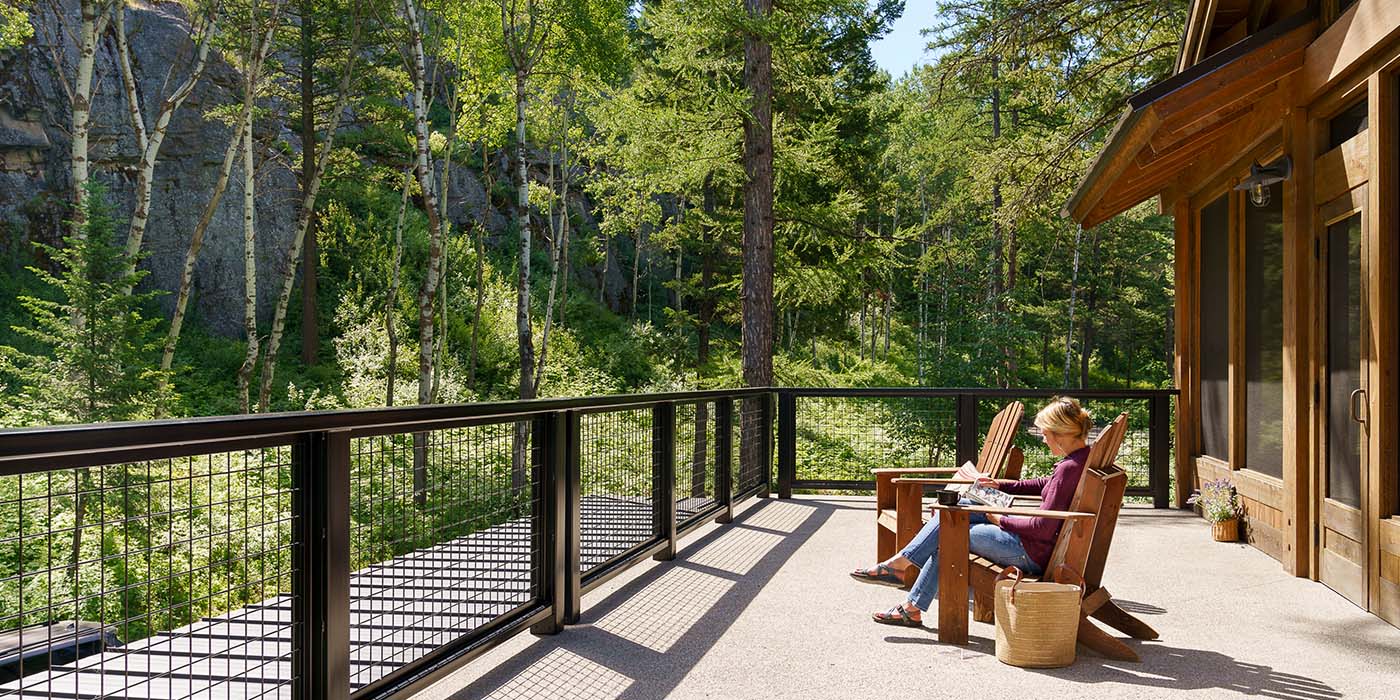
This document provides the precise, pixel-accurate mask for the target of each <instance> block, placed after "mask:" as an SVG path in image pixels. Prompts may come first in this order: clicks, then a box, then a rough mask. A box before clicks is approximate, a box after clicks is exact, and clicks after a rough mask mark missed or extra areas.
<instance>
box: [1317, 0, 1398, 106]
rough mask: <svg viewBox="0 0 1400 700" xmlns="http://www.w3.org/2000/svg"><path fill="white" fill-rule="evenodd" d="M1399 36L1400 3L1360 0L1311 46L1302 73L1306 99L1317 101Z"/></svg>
mask: <svg viewBox="0 0 1400 700" xmlns="http://www.w3.org/2000/svg"><path fill="white" fill-rule="evenodd" d="M1397 34H1400V3H1398V2H1395V0H1359V2H1357V3H1356V4H1355V5H1353V6H1352V7H1351V8H1350V9H1348V10H1347V11H1346V12H1344V13H1343V14H1342V16H1341V17H1340V18H1338V19H1337V21H1336V22H1334V23H1333V24H1332V26H1330V27H1328V28H1327V29H1325V30H1323V32H1322V34H1320V35H1318V37H1317V39H1316V40H1315V41H1313V42H1312V44H1311V45H1310V46H1308V48H1307V51H1306V53H1305V55H1304V57H1303V70H1302V71H1301V72H1300V75H1301V76H1302V77H1301V79H1302V83H1303V92H1302V96H1303V98H1304V99H1305V100H1307V101H1309V102H1311V101H1312V100H1314V99H1316V98H1317V97H1318V95H1319V93H1321V92H1322V91H1323V90H1326V89H1327V88H1328V87H1330V86H1331V85H1333V84H1334V83H1336V82H1337V81H1338V80H1340V79H1341V78H1342V76H1344V75H1346V74H1347V73H1349V72H1351V71H1352V69H1353V68H1354V67H1355V66H1356V65H1357V64H1358V63H1360V62H1362V61H1363V60H1365V59H1366V58H1367V57H1368V56H1370V55H1372V54H1374V53H1377V52H1378V51H1379V50H1380V49H1382V48H1383V47H1384V46H1386V45H1388V44H1390V43H1391V40H1392V39H1393V38H1394V37H1396V36H1397Z"/></svg>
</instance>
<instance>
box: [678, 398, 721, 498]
mask: <svg viewBox="0 0 1400 700" xmlns="http://www.w3.org/2000/svg"><path fill="white" fill-rule="evenodd" d="M715 413H716V411H715V407H714V403H713V402H708V401H702V402H699V403H683V404H678V405H677V406H676V439H675V454H676V491H675V500H676V522H677V523H684V522H686V521H688V520H690V519H691V518H693V517H695V515H696V514H698V513H701V512H703V511H705V510H706V509H708V508H710V507H711V506H713V505H714V504H715V473H716V472H715V470H716V468H717V464H718V463H719V455H718V453H717V447H716V444H715V436H716V430H717V421H716V416H715Z"/></svg>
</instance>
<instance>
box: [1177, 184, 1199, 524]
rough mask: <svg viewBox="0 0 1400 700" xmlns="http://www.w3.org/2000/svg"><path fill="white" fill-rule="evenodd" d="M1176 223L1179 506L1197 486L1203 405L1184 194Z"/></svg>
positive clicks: (1190, 233)
mask: <svg viewBox="0 0 1400 700" xmlns="http://www.w3.org/2000/svg"><path fill="white" fill-rule="evenodd" d="M1172 213H1173V214H1174V215H1175V219H1176V221H1175V223H1176V260H1175V265H1176V280H1175V281H1176V308H1175V312H1176V318H1175V322H1174V323H1173V327H1174V328H1175V330H1176V337H1175V338H1174V340H1175V342H1176V358H1175V360H1176V363H1175V370H1176V372H1175V374H1176V376H1175V381H1176V388H1177V390H1178V391H1180V392H1181V393H1180V394H1178V395H1177V402H1176V465H1175V467H1176V499H1175V505H1176V507H1177V508H1185V507H1186V498H1187V496H1189V495H1190V494H1191V491H1192V490H1193V489H1194V488H1195V473H1194V472H1195V470H1194V469H1193V467H1194V466H1195V460H1194V455H1195V454H1196V450H1197V446H1196V439H1197V438H1196V434H1197V430H1198V427H1197V421H1198V420H1199V419H1200V407H1199V405H1198V404H1197V403H1196V387H1197V386H1199V381H1200V379H1199V377H1198V376H1197V373H1198V372H1199V369H1198V368H1197V366H1196V361H1195V353H1194V352H1192V348H1193V347H1194V343H1195V340H1196V325H1195V323H1194V319H1195V318H1197V316H1196V315H1195V313H1194V311H1195V309H1194V303H1193V302H1194V300H1195V298H1196V296H1197V294H1198V291H1197V288H1198V286H1199V285H1200V278H1199V277H1198V276H1197V274H1196V271H1197V269H1198V267H1197V263H1196V256H1195V255H1194V251H1195V246H1193V245H1192V241H1193V234H1194V229H1195V227H1194V226H1192V216H1193V215H1192V212H1191V204H1190V201H1189V200H1188V199H1187V198H1186V197H1181V198H1180V199H1178V200H1177V201H1176V204H1175V206H1174V207H1173V208H1172Z"/></svg>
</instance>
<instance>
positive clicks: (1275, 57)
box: [1062, 13, 1317, 228]
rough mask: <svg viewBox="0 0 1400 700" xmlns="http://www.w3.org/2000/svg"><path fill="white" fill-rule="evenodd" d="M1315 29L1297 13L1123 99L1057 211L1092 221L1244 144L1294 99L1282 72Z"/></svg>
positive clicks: (1293, 66)
mask: <svg viewBox="0 0 1400 700" xmlns="http://www.w3.org/2000/svg"><path fill="white" fill-rule="evenodd" d="M1316 34H1317V23H1316V21H1315V19H1314V17H1313V16H1312V15H1311V14H1309V13H1300V14H1298V15H1295V16H1294V17H1292V18H1291V19H1288V20H1284V21H1282V22H1277V23H1275V24H1273V25H1272V26H1270V27H1268V28H1267V29H1265V30H1263V31H1261V32H1259V33H1257V34H1254V35H1253V36H1251V37H1249V38H1248V39H1245V40H1244V41H1241V42H1239V43H1237V44H1235V45H1234V46H1231V47H1230V48H1228V49H1225V50H1224V51H1221V52H1219V53H1217V54H1215V55H1213V56H1211V57H1210V58H1208V59H1206V60H1205V61H1202V62H1201V63H1198V64H1196V65H1194V66H1192V67H1190V68H1188V69H1186V70H1184V71H1182V72H1180V73H1178V74H1176V75H1174V76H1172V77H1170V78H1167V79H1166V80H1163V81H1161V82H1159V83H1157V84H1155V85H1153V86H1152V87H1149V88H1147V89H1146V90H1143V91H1142V92H1140V93H1138V94H1136V95H1134V96H1133V97H1131V98H1129V99H1128V105H1127V107H1126V108H1125V109H1124V110H1123V116H1122V117H1120V118H1119V120H1118V124H1117V125H1116V126H1114V128H1113V131H1112V133H1111V134H1110V135H1109V137H1108V142H1107V144H1106V145H1105V146H1104V148H1103V150H1102V151H1101V152H1100V153H1099V156H1098V158H1097V159H1096V160H1095V161H1094V164H1093V165H1092V166H1091V167H1090V168H1089V171H1088V172H1087V173H1086V174H1085V176H1084V179H1083V180H1081V181H1080V183H1079V186H1078V187H1077V188H1076V189H1075V192H1074V194H1073V195H1072V196H1071V197H1070V200H1069V202H1068V203H1066V205H1065V207H1064V210H1063V212H1062V213H1063V214H1064V215H1065V216H1067V217H1069V218H1072V219H1074V220H1075V221H1076V222H1078V223H1079V224H1080V225H1082V226H1084V227H1086V228H1089V227H1093V226H1097V225H1099V224H1101V223H1103V222H1104V221H1106V220H1108V219H1109V218H1111V217H1113V216H1116V215H1118V214H1120V213H1122V212H1124V211H1127V210H1128V209H1130V208H1132V207H1133V206H1136V205H1137V204H1139V203H1140V202H1142V201H1143V200H1146V199H1148V198H1149V197H1152V196H1154V195H1157V194H1160V193H1161V192H1162V191H1163V190H1164V189H1166V188H1167V186H1168V185H1170V184H1172V182H1173V181H1175V180H1176V179H1177V178H1178V176H1180V175H1181V174H1182V173H1184V172H1186V171H1188V170H1195V168H1194V167H1193V166H1196V165H1197V164H1198V163H1199V162H1200V161H1201V160H1202V158H1204V157H1213V158H1218V157H1219V156H1220V155H1221V153H1219V151H1220V148H1219V147H1220V146H1222V145H1225V146H1237V147H1238V151H1239V152H1243V151H1245V150H1248V147H1249V145H1250V144H1251V143H1254V142H1256V141H1257V140H1258V138H1262V136H1264V135H1267V134H1268V133H1269V132H1271V131H1273V130H1274V129H1276V128H1278V127H1279V126H1280V124H1281V123H1282V115H1283V113H1284V110H1287V109H1288V108H1289V107H1291V106H1292V105H1291V104H1289V102H1290V101H1291V100H1290V97H1291V96H1290V95H1288V94H1286V93H1287V90H1286V89H1285V88H1286V87H1287V85H1286V83H1285V79H1286V78H1288V77H1289V76H1291V75H1292V74H1293V73H1294V72H1296V71H1297V70H1298V69H1299V68H1301V67H1302V65H1303V57H1304V52H1305V50H1306V49H1307V46H1308V44H1309V43H1311V42H1312V40H1313V38H1314V37H1315V36H1316ZM1232 150H1233V149H1232Z"/></svg>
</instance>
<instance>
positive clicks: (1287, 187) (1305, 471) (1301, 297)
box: [1279, 108, 1317, 576]
mask: <svg viewBox="0 0 1400 700" xmlns="http://www.w3.org/2000/svg"><path fill="white" fill-rule="evenodd" d="M1311 135H1312V131H1311V129H1310V127H1309V125H1308V113H1307V110H1306V109H1303V108H1294V109H1293V110H1291V111H1290V112H1289V113H1288V114H1287V115H1286V116H1285V118H1284V122H1283V142H1284V148H1285V150H1286V151H1287V152H1288V154H1289V155H1290V156H1291V157H1292V159H1293V177H1292V178H1291V179H1289V180H1287V181H1285V182H1284V185H1283V199H1284V202H1285V206H1289V207H1291V210H1290V211H1287V212H1286V215H1285V216H1284V218H1283V240H1284V248H1283V279H1284V284H1283V396H1284V399H1283V425H1284V431H1283V485H1284V488H1283V494H1282V496H1283V503H1281V504H1280V506H1279V507H1280V510H1282V511H1283V523H1282V525H1283V527H1282V530H1283V542H1282V548H1281V551H1280V552H1279V554H1280V555H1281V558H1282V560H1283V562H1282V563H1283V568H1284V570H1285V571H1287V572H1289V573H1291V574H1293V575H1295V576H1308V575H1309V573H1310V572H1311V564H1310V562H1311V560H1312V552H1311V550H1312V533H1313V519H1312V506H1311V499H1312V490H1313V487H1312V484H1313V479H1312V474H1313V461H1312V450H1313V442H1312V439H1311V436H1312V421H1313V407H1314V401H1315V399H1316V395H1315V391H1316V388H1315V386H1314V382H1315V379H1314V376H1315V375H1314V373H1313V363H1312V342H1313V341H1312V327H1313V321H1312V319H1313V318H1315V316H1314V313H1313V311H1314V310H1313V308H1312V303H1313V302H1312V298H1313V280H1314V277H1315V274H1316V270H1317V257H1316V242H1317V237H1316V233H1315V232H1314V230H1313V228H1314V227H1313V215H1312V213H1313V196H1312V195H1313V177H1312V172H1313V154H1314V151H1315V149H1314V147H1313V143H1312V138H1311Z"/></svg>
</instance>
